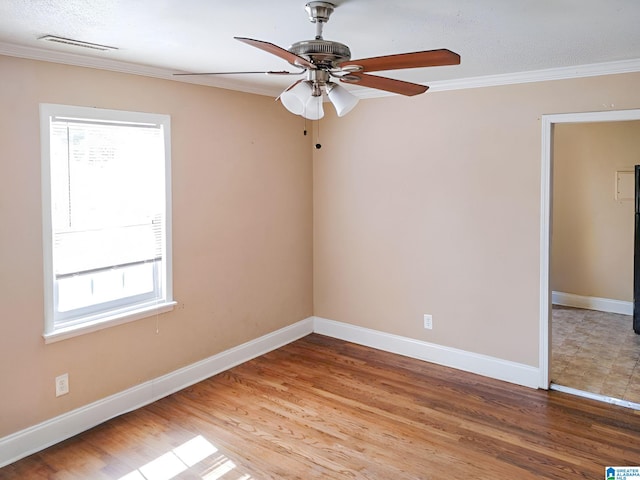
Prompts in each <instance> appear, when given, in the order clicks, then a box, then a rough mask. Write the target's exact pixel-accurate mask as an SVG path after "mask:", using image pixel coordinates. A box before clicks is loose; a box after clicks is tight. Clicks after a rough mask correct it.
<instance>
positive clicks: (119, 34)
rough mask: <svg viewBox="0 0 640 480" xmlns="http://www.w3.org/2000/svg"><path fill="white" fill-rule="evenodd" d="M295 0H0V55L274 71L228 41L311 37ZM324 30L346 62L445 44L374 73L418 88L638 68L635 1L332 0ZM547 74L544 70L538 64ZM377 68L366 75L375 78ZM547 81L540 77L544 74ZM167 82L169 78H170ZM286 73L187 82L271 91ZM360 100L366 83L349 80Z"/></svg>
mask: <svg viewBox="0 0 640 480" xmlns="http://www.w3.org/2000/svg"><path fill="white" fill-rule="evenodd" d="M305 3H306V0H273V1H271V2H267V1H265V0H0V54H2V53H4V54H8V55H14V56H22V57H26V58H41V59H50V60H54V61H61V62H65V63H72V64H85V65H89V66H103V67H104V68H108V69H111V70H120V71H132V72H133V73H146V74H150V75H153V76H160V77H163V76H164V77H167V76H169V77H170V76H171V74H172V73H175V72H183V71H187V72H202V71H205V72H210V71H245V70H250V71H253V70H260V71H262V70H283V69H287V68H288V67H289V65H288V64H287V63H286V62H285V61H284V60H281V59H279V58H278V57H275V56H273V55H270V54H268V53H266V52H264V51H262V50H259V49H256V48H253V47H251V46H248V45H246V44H243V43H241V42H238V41H236V40H234V38H233V37H234V36H242V37H250V38H254V39H258V40H264V41H268V42H271V43H275V44H276V45H279V46H281V47H283V48H287V47H288V46H289V45H290V44H292V43H294V42H296V41H299V40H307V39H312V38H313V37H314V35H315V27H314V25H313V24H312V23H310V22H309V20H308V17H307V14H306V12H305V10H304V6H305ZM333 3H334V4H336V5H337V8H336V10H335V12H334V13H333V15H332V16H331V19H330V20H329V22H328V24H327V25H326V26H325V27H324V37H325V38H326V39H328V40H335V41H338V42H342V43H345V44H347V45H348V46H349V47H350V48H351V52H352V58H354V59H357V58H366V57H371V56H379V55H389V54H394V53H404V52H414V51H418V50H431V49H437V48H448V49H450V50H453V51H455V52H457V53H459V54H460V55H461V57H462V63H461V64H460V65H458V66H447V67H432V68H420V69H413V70H400V71H396V72H384V73H382V75H385V76H389V77H393V78H398V79H401V80H407V81H411V82H416V83H422V84H425V85H433V84H434V83H435V84H440V85H442V84H446V83H447V82H455V81H460V79H469V78H477V77H485V76H504V75H513V74H521V73H522V72H533V71H545V72H552V71H553V70H556V69H564V70H563V71H567V67H570V70H571V69H574V70H576V71H578V70H580V69H582V70H584V68H585V66H588V67H590V69H591V70H589V71H601V70H598V69H596V70H594V64H599V67H602V68H603V71H605V72H606V71H607V68H609V67H610V69H611V70H612V71H613V72H615V71H640V27H639V25H638V24H639V22H640V1H639V0H395V1H393V0H334V1H333ZM47 34H50V35H57V36H61V37H67V38H72V39H77V40H82V41H86V42H92V43H98V44H104V45H110V46H114V47H118V48H119V50H117V51H112V52H98V51H94V50H88V49H84V48H79V47H73V46H65V45H60V44H54V43H50V42H44V41H42V40H38V38H39V37H42V36H43V35H47ZM549 69H552V70H549ZM376 74H378V73H376ZM551 77H552V75H551ZM173 78H175V77H173ZM295 79H296V77H273V76H266V75H260V74H257V75H241V76H215V77H190V78H188V79H185V78H184V77H182V78H181V80H186V81H194V82H199V83H205V84H209V85H216V86H221V87H224V88H231V89H237V90H242V91H249V92H255V93H261V94H266V95H273V96H277V95H278V94H279V93H280V92H281V91H282V90H283V89H284V88H286V87H287V86H288V85H289V84H291V83H292V82H293V81H295ZM350 88H351V89H352V91H353V92H354V93H356V95H358V96H361V97H364V96H367V92H368V91H370V89H365V88H362V87H350Z"/></svg>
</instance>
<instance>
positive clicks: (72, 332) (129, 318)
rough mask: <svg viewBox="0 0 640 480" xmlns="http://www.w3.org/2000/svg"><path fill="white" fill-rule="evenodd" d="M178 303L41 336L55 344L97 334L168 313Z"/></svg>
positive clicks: (83, 324)
mask: <svg viewBox="0 0 640 480" xmlns="http://www.w3.org/2000/svg"><path fill="white" fill-rule="evenodd" d="M177 303H178V302H174V301H170V302H164V303H159V304H156V305H151V306H147V307H143V308H139V309H137V310H130V311H128V312H124V313H119V314H117V315H112V316H110V317H104V318H100V319H98V320H94V321H90V322H84V323H82V324H80V325H72V326H68V327H62V328H57V329H55V330H54V331H53V332H46V333H44V334H43V335H42V336H43V337H44V343H55V342H60V341H62V340H66V339H68V338H73V337H77V336H79V335H84V334H86V333H91V332H97V331H98V330H104V329H105V328H109V327H114V326H116V325H122V324H123V323H129V322H134V321H136V320H140V319H142V318H146V317H152V316H154V315H159V314H161V313H165V312H170V311H171V310H173V308H174V307H175V306H176V305H177Z"/></svg>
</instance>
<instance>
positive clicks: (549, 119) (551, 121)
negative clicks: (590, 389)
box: [539, 109, 640, 389]
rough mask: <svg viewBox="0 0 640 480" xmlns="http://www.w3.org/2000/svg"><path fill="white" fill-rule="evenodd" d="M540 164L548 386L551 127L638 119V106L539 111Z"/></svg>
mask: <svg viewBox="0 0 640 480" xmlns="http://www.w3.org/2000/svg"><path fill="white" fill-rule="evenodd" d="M541 120H542V168H541V190H540V353H539V358H540V367H539V368H540V385H539V388H544V389H547V388H549V382H550V379H549V373H550V368H551V364H550V362H549V358H550V356H551V342H550V339H551V336H550V333H551V331H550V328H549V326H550V325H551V303H550V299H551V285H550V275H551V265H550V259H551V212H552V191H553V190H552V185H553V183H552V181H553V178H552V173H553V127H554V125H555V124H557V123H588V122H623V121H627V120H640V109H634V110H611V111H605V112H584V113H559V114H552V115H542V118H541Z"/></svg>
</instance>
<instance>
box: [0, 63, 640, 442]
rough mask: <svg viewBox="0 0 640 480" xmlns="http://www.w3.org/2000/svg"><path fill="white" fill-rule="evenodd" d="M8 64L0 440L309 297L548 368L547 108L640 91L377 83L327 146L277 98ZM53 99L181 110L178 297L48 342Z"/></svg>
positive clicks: (0, 67) (326, 306)
mask: <svg viewBox="0 0 640 480" xmlns="http://www.w3.org/2000/svg"><path fill="white" fill-rule="evenodd" d="M0 72H2V88H0V105H2V107H3V108H2V111H1V113H0V182H1V184H2V188H0V222H1V223H0V224H1V225H2V236H0V265H2V268H1V270H0V281H1V284H2V288H1V289H0V292H1V293H0V302H1V303H2V306H3V312H2V316H1V317H0V321H1V322H2V335H0V379H1V382H0V384H1V385H2V387H1V388H2V395H0V437H1V436H3V435H6V434H9V433H11V432H15V431H17V430H19V429H22V428H25V427H27V426H30V425H33V424H36V423H38V422H39V421H42V420H44V419H47V418H51V417H53V416H55V415H58V414H60V413H63V412H65V411H68V410H72V409H74V408H77V407H79V406H81V405H84V404H86V403H89V402H91V401H94V400H97V399H99V398H102V397H104V396H106V395H109V394H111V393H115V392H118V391H121V390H123V389H126V388H128V387H131V386H133V385H135V384H137V383H139V382H143V381H146V380H149V379H152V378H155V377H157V376H159V375H162V374H164V373H167V372H170V371H172V370H175V369H176V368H179V367H181V366H184V365H188V364H190V363H192V362H195V361H197V360H200V359H202V358H206V357H207V356H210V355H212V354H215V353H217V352H220V351H222V350H225V349H227V348H230V347H232V346H235V345H238V344H240V343H242V342H244V341H247V340H249V339H252V338H256V337H258V336H260V335H263V334H265V333H267V332H270V331H273V330H275V329H277V328H279V327H283V326H285V325H288V324H291V323H293V322H296V321H298V320H301V319H303V318H306V317H307V316H309V315H311V314H315V315H318V316H321V317H325V318H329V319H333V320H338V321H342V322H348V323H351V324H354V325H359V326H363V327H369V328H373V329H377V330H380V331H383V332H390V333H395V334H399V335H404V336H407V337H410V338H415V339H419V340H424V341H428V342H433V343H436V344H440V345H443V346H445V347H453V348H459V349H463V350H467V351H470V352H476V353H480V354H486V355H491V356H493V357H497V358H502V359H505V360H511V361H514V362H520V363H524V364H528V365H532V366H537V365H538V338H539V299H540V294H539V280H540V265H539V245H540V164H541V152H540V146H541V125H540V116H541V115H542V114H544V113H559V112H577V111H596V110H602V109H603V105H612V104H614V105H615V108H617V109H624V108H638V107H640V90H639V89H637V88H636V87H637V85H638V82H639V81H640V74H627V75H617V76H610V77H597V78H589V79H580V80H569V81H556V82H544V83H537V84H522V85H512V86H503V87H490V88H478V89H470V90H460V91H449V92H429V93H427V94H426V95H422V96H419V97H413V98H404V97H387V98H380V99H371V100H365V101H362V102H360V104H359V105H358V107H357V108H356V109H355V110H354V111H353V112H351V113H350V114H349V115H348V116H346V117H344V118H340V119H338V118H336V117H335V116H334V114H333V113H331V112H330V108H327V111H328V114H327V117H325V119H323V120H322V121H321V123H320V126H321V134H322V138H321V142H322V145H323V148H322V149H320V150H315V149H312V148H311V144H310V141H309V140H310V139H309V138H308V137H304V136H303V135H302V134H301V131H300V130H301V129H300V119H299V117H296V116H294V115H291V114H288V113H287V112H286V111H285V110H284V109H282V108H281V107H280V106H279V105H277V104H275V103H274V102H273V100H272V99H271V98H268V97H260V96H252V95H246V94H241V93H235V92H230V91H224V90H218V89H213V88H207V87H199V86H193V85H185V84H181V83H174V82H169V81H164V80H156V79H148V78H143V77H138V76H130V75H124V74H117V73H110V72H103V71H97V70H91V69H82V68H75V67H68V66H61V65H53V64H46V63H41V62H34V61H28V60H19V59H14V58H8V57H0ZM40 102H48V103H64V104H77V105H95V106H97V107H102V108H114V109H126V110H139V111H152V112H159V113H166V114H170V115H171V118H172V128H173V206H174V223H173V224H174V232H173V235H174V290H175V296H176V299H177V300H178V301H179V302H180V303H179V306H178V308H177V309H176V310H175V311H173V312H171V313H168V314H164V315H161V316H159V317H158V318H157V319H156V318H149V319H144V320H140V321H137V322H133V323H130V324H127V325H122V326H118V327H114V328H110V329H107V330H104V331H101V332H96V333H92V334H89V335H85V336H82V337H77V338H74V339H70V340H66V341H62V342H59V343H55V344H51V345H44V343H43V340H42V337H41V333H42V329H43V324H42V322H43V320H42V308H43V307H42V240H41V227H40V215H41V213H40V186H39V183H40V154H39V132H38V127H37V125H38V104H39V103H40ZM314 131H316V133H317V130H316V129H315V127H314ZM312 152H313V153H312ZM312 156H313V184H312V170H311V161H310V160H311V157H312ZM311 192H313V198H312V196H311V195H312V193H311ZM312 201H313V205H312ZM312 207H313V209H312ZM312 228H313V230H312ZM7 232H9V233H7ZM312 249H313V254H312ZM312 262H313V263H312ZM312 272H313V273H312ZM312 302H313V306H312ZM424 313H431V314H433V315H434V317H433V322H434V329H433V330H431V331H425V330H423V328H422V315H423V314H424ZM156 322H158V323H159V326H160V333H159V334H156V333H155V332H156ZM65 371H66V372H69V374H70V381H71V394H70V395H67V396H64V397H60V398H58V399H56V398H55V397H54V393H53V387H54V384H53V379H54V377H55V375H58V374H60V373H63V372H65Z"/></svg>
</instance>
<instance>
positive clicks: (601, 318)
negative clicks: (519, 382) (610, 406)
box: [551, 305, 640, 403]
mask: <svg viewBox="0 0 640 480" xmlns="http://www.w3.org/2000/svg"><path fill="white" fill-rule="evenodd" d="M551 382H552V383H554V384H557V385H562V386H565V387H570V388H574V389H577V390H582V391H585V392H589V393H595V394H598V395H603V396H606V397H611V398H615V399H620V400H626V401H628V402H634V403H640V335H636V334H635V333H634V332H633V329H632V319H631V317H630V316H629V315H619V314H615V313H606V312H598V311H595V310H582V309H578V308H571V307H562V306H558V305H554V306H553V317H552V356H551Z"/></svg>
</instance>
